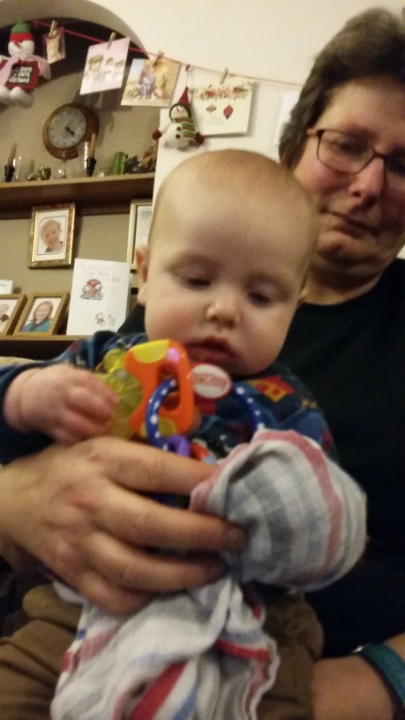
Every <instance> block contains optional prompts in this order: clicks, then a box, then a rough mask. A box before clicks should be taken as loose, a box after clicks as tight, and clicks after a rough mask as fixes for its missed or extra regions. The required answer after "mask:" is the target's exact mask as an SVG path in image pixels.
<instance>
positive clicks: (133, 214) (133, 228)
mask: <svg viewBox="0 0 405 720" xmlns="http://www.w3.org/2000/svg"><path fill="white" fill-rule="evenodd" d="M151 222H152V201H150V202H145V201H143V202H141V201H139V200H133V201H132V202H131V207H130V211H129V225H128V245H127V263H129V265H130V268H131V270H132V271H133V272H136V269H137V268H136V257H135V253H136V251H137V250H138V249H139V248H140V247H142V246H144V245H147V243H148V237H149V230H150V226H151Z"/></svg>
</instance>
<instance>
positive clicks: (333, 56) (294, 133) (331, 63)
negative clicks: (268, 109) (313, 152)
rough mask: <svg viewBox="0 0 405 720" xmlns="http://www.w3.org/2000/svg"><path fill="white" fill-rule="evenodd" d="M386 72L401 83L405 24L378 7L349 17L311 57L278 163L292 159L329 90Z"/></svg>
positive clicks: (294, 161) (404, 71)
mask: <svg viewBox="0 0 405 720" xmlns="http://www.w3.org/2000/svg"><path fill="white" fill-rule="evenodd" d="M382 75H386V76H391V77H392V78H393V79H394V80H396V81H397V82H399V83H404V85H405V27H404V25H403V24H402V21H401V20H400V18H399V17H397V16H396V15H393V13H391V12H389V11H388V10H385V9H384V8H372V9H370V10H366V11H365V12H362V13H360V14H359V15H356V16H355V17H353V18H351V20H349V21H348V22H347V23H346V24H345V25H344V27H343V28H342V30H340V32H338V33H337V34H336V35H335V36H334V37H333V38H332V40H331V41H330V42H329V43H328V44H327V45H325V47H324V48H323V50H321V52H320V53H319V55H318V56H317V57H316V59H315V62H314V65H313V67H312V70H311V72H310V74H309V76H308V78H307V80H306V82H305V85H304V87H303V88H302V91H301V94H300V97H299V99H298V102H297V104H296V105H295V107H294V109H293V111H292V113H291V117H290V119H289V121H288V122H287V123H286V124H285V125H284V127H283V130H282V133H281V140H280V146H279V153H280V159H281V162H282V163H283V164H284V165H286V166H287V167H289V168H294V167H295V166H296V164H297V163H298V161H299V159H300V157H301V155H302V152H303V150H304V147H305V142H306V138H307V135H306V131H307V130H308V128H311V127H313V126H314V125H315V123H316V122H317V120H318V118H319V117H320V116H321V115H322V113H323V112H324V110H325V109H326V108H327V106H328V105H329V103H330V101H331V99H332V95H333V92H334V90H335V89H336V88H338V87H339V86H342V85H345V84H346V83H348V82H351V81H352V80H361V79H363V78H369V77H380V76H382Z"/></svg>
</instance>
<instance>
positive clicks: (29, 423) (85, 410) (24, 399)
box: [4, 364, 118, 445]
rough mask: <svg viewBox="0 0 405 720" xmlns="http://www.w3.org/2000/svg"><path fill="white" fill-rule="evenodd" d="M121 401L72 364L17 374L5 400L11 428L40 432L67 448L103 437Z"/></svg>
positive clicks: (99, 381)
mask: <svg viewBox="0 0 405 720" xmlns="http://www.w3.org/2000/svg"><path fill="white" fill-rule="evenodd" d="M117 403H118V398H117V396H116V395H115V393H114V391H113V390H111V388H109V387H107V386H106V385H105V384H104V383H103V382H102V380H100V378H98V377H96V376H95V375H93V374H92V373H91V372H90V371H88V370H82V369H79V368H76V367H73V366H72V365H62V364H60V365H50V366H49V367H46V368H30V369H29V370H26V371H25V372H23V373H21V374H20V375H17V377H16V378H15V380H13V382H12V383H11V385H10V387H9V388H8V390H7V392H6V396H5V400H4V415H5V419H6V422H7V423H8V424H9V425H10V427H12V428H14V429H15V430H18V431H20V432H30V431H32V430H39V431H41V432H43V433H46V434H47V435H49V436H50V437H52V438H54V439H55V440H57V441H58V442H60V443H62V444H63V445H73V444H74V443H76V442H79V441H80V440H84V439H86V438H90V437H94V436H96V435H102V434H103V433H105V432H106V431H107V428H108V423H109V422H110V420H111V419H112V416H113V414H114V408H115V406H116V405H117Z"/></svg>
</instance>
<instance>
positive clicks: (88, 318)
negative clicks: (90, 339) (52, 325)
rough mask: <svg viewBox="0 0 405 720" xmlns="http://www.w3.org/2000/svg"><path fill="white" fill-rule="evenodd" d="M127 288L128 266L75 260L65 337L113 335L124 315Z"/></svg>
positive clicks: (105, 261) (128, 279)
mask: <svg viewBox="0 0 405 720" xmlns="http://www.w3.org/2000/svg"><path fill="white" fill-rule="evenodd" d="M129 284H130V266H129V263H123V262H113V261H109V260H83V259H82V258H80V259H77V260H75V264H74V267H73V280H72V290H71V299H70V307H69V318H68V324H67V334H68V335H92V334H93V333H95V332H97V331H98V330H112V331H113V332H115V331H117V330H118V328H119V327H120V326H121V325H122V323H123V322H124V320H125V318H126V315H127V307H128V296H129Z"/></svg>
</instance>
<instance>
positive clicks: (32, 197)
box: [0, 173, 155, 220]
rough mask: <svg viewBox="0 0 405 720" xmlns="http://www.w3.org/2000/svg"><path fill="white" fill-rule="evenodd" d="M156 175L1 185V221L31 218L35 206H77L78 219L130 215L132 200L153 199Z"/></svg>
mask: <svg viewBox="0 0 405 720" xmlns="http://www.w3.org/2000/svg"><path fill="white" fill-rule="evenodd" d="M154 179H155V174H154V173H142V174H139V175H119V176H114V175H108V176H106V177H95V178H73V179H66V180H44V181H32V182H22V183H19V182H11V183H0V220H8V219H13V218H28V217H31V213H32V208H33V206H34V205H54V204H56V203H71V202H73V203H75V204H76V212H77V213H78V214H79V215H110V214H112V213H127V212H129V206H130V203H131V200H134V199H138V198H139V199H140V200H142V199H148V200H150V199H151V198H152V193H153V182H154Z"/></svg>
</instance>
